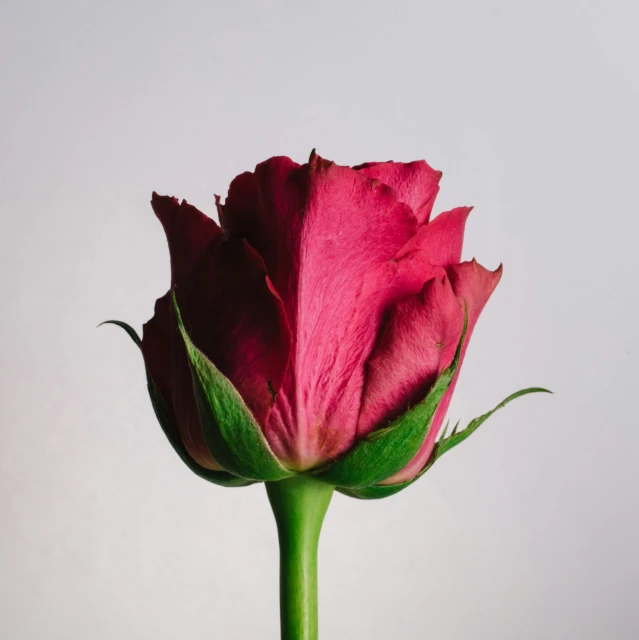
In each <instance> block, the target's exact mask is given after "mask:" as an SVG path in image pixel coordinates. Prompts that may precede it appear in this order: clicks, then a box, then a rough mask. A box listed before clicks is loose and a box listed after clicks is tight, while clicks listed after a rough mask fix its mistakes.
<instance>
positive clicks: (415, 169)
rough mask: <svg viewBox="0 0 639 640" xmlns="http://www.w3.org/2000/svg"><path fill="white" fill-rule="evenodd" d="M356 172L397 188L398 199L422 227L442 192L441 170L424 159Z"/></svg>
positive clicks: (369, 166)
mask: <svg viewBox="0 0 639 640" xmlns="http://www.w3.org/2000/svg"><path fill="white" fill-rule="evenodd" d="M353 169H355V170H357V171H359V172H360V173H361V174H362V175H365V176H366V177H367V178H374V179H375V180H379V181H380V182H383V183H384V184H386V185H388V186H389V187H391V188H392V189H394V190H395V193H396V194H397V199H398V200H399V201H400V202H405V203H406V204H407V205H408V206H409V207H410V208H411V209H412V210H413V212H414V214H415V216H416V217H417V219H418V221H419V223H420V224H422V223H424V222H427V221H428V218H429V216H430V214H431V211H432V209H433V204H434V202H435V197H436V196H437V192H438V191H439V181H440V179H441V177H442V173H441V171H436V170H435V169H433V168H432V167H430V166H429V165H428V164H426V162H424V161H423V160H417V161H415V162H408V163H403V162H390V161H389V162H367V163H365V164H360V165H358V166H356V167H353Z"/></svg>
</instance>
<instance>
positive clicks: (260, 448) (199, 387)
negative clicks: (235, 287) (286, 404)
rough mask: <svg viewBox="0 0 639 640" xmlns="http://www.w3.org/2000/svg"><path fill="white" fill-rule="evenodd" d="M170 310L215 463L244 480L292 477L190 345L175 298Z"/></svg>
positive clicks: (236, 397) (222, 379)
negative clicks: (178, 334)
mask: <svg viewBox="0 0 639 640" xmlns="http://www.w3.org/2000/svg"><path fill="white" fill-rule="evenodd" d="M173 307H174V309H175V316H176V319H177V324H178V328H179V330H180V333H181V335H182V339H183V341H184V346H185V348H186V353H187V357H188V360H189V364H190V367H191V373H192V375H193V388H194V391H195V399H196V401H197V406H198V411H199V414H200V423H201V426H202V432H203V434H204V440H205V442H206V445H207V447H208V448H209V450H210V451H211V453H212V454H213V455H214V456H215V459H216V461H217V462H218V463H219V464H220V465H222V467H224V469H226V470H227V471H229V472H230V473H233V474H235V475H238V476H241V477H242V478H246V479H247V480H256V481H275V480H282V479H284V478H288V477H290V476H292V475H293V473H292V472H291V471H289V470H288V469H286V468H285V467H284V466H282V465H281V464H280V462H279V460H278V459H277V458H276V457H275V456H274V455H273V452H272V451H271V449H270V447H269V445H268V442H267V441H266V438H265V437H264V434H263V433H262V430H261V428H260V425H259V424H258V423H257V421H256V420H255V418H254V417H253V414H252V413H251V411H250V409H249V408H248V407H247V406H246V403H245V402H244V400H243V399H242V397H241V396H240V394H239V393H238V391H237V389H236V388H235V387H234V386H233V384H232V383H231V381H230V380H229V379H228V378H227V377H226V376H225V375H224V374H222V372H221V371H220V370H219V369H218V368H217V367H216V366H215V365H214V364H213V363H212V362H211V361H210V360H209V359H208V358H207V357H206V356H205V355H204V354H203V353H202V352H201V351H200V350H199V349H198V348H197V347H196V346H195V345H194V344H193V342H191V338H190V337H189V335H188V333H187V331H186V329H185V328H184V323H183V322H182V317H181V315H180V310H179V308H178V304H177V300H176V298H175V294H173Z"/></svg>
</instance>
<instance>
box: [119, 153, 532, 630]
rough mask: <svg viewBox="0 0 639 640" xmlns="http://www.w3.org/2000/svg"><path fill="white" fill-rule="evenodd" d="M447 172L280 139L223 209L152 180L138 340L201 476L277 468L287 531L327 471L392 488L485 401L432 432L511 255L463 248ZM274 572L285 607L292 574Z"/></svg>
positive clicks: (259, 476) (261, 475) (244, 475)
mask: <svg viewBox="0 0 639 640" xmlns="http://www.w3.org/2000/svg"><path fill="white" fill-rule="evenodd" d="M440 178H441V173H440V172H438V171H435V170H433V169H432V168H431V167H430V166H428V164H426V162H424V161H418V162H411V163H408V164H403V163H395V162H380V163H367V164H363V165H359V166H356V167H352V168H351V167H344V166H339V165H336V164H334V163H333V162H328V161H326V160H323V159H322V158H320V157H319V156H317V155H316V154H315V153H314V152H313V153H312V154H311V157H310V159H309V162H308V163H307V164H304V165H301V166H300V165H298V164H296V163H294V162H293V161H292V160H290V159H288V158H285V157H275V158H271V159H270V160H267V161H266V162H263V163H261V164H259V165H258V166H257V167H256V169H255V171H254V172H252V173H251V172H247V173H243V174H241V175H239V176H238V177H237V178H235V180H234V181H233V182H232V184H231V186H230V189H229V193H228V197H227V198H226V201H225V202H224V204H222V203H221V201H220V198H219V197H216V202H217V210H218V214H219V218H220V223H221V227H220V226H218V225H217V223H216V222H215V221H214V220H212V219H211V218H208V217H207V216H205V215H204V214H203V213H201V212H200V211H198V210H197V209H196V208H195V207H193V206H192V205H190V204H187V202H186V201H182V202H181V203H180V202H178V200H177V199H175V198H171V197H166V196H159V195H157V194H155V193H154V194H153V198H152V206H153V210H154V212H155V214H156V215H157V217H158V218H159V220H160V222H161V223H162V225H163V227H164V231H165V232H166V236H167V239H168V245H169V251H170V256H171V289H170V290H169V292H167V293H166V294H165V295H164V296H163V297H162V298H160V299H159V300H158V301H157V303H156V308H155V315H154V316H153V318H152V319H151V320H150V321H149V322H147V323H146V324H145V325H144V333H143V339H142V341H141V348H142V353H143V356H144V361H145V364H146V369H147V374H148V384H149V391H150V394H151V398H152V401H153V405H154V407H155V410H156V414H157V416H158V418H159V420H160V423H161V424H162V426H163V428H164V431H165V433H166V435H167V436H168V438H169V440H170V441H171V443H172V444H173V446H174V447H175V449H176V451H177V452H178V453H179V454H180V456H181V457H182V459H183V460H184V461H185V462H186V463H187V464H188V465H189V466H190V468H191V469H192V470H193V471H195V472H196V473H198V474H199V475H200V476H202V477H204V478H206V479H208V480H210V481H212V482H215V483H218V484H222V485H227V486H241V485H246V484H251V483H252V482H255V481H265V482H267V488H268V490H269V497H270V499H271V503H272V505H273V508H274V511H275V514H276V518H277V520H278V525H279V529H280V541H281V543H282V545H283V547H282V548H283V549H284V547H286V545H287V544H288V543H286V540H289V542H290V539H293V540H296V539H297V537H299V538H300V539H302V538H304V535H303V533H304V531H307V530H308V527H311V529H313V527H315V529H316V532H317V535H319V526H320V525H321V520H322V518H323V515H324V511H325V510H326V507H327V506H328V501H329V500H330V495H331V493H332V490H333V487H337V488H338V490H339V491H341V492H343V493H346V494H348V495H351V496H354V497H359V498H378V497H385V496H387V495H390V494H392V493H395V492H397V491H399V490H401V489H403V488H404V487H406V486H408V484H410V483H411V482H412V481H414V480H415V479H416V478H417V477H419V476H420V475H421V474H422V473H423V472H424V471H425V470H426V469H428V468H429V467H430V466H431V465H432V464H433V463H434V461H435V460H436V459H437V458H438V457H439V456H441V455H442V454H443V453H444V452H445V451H447V450H449V449H450V448H451V447H453V446H455V445H456V444H458V443H459V442H461V441H462V440H463V439H465V438H466V437H467V436H468V435H469V434H470V433H472V432H473V431H474V430H475V429H476V428H477V427H478V426H479V425H480V424H481V423H482V422H483V421H484V420H485V419H486V418H487V417H488V416H489V415H490V414H491V413H492V412H489V413H488V414H485V415H484V416H481V417H480V418H477V419H476V420H474V421H473V422H471V424H470V425H469V427H468V428H467V429H465V430H463V431H461V432H459V433H458V432H457V430H456V428H455V429H454V430H453V433H452V434H451V436H449V437H445V434H444V436H442V437H440V438H439V441H438V440H437V437H438V435H439V433H440V429H441V426H442V423H443V420H444V417H445V414H446V411H447V409H448V406H449V403H450V399H451V396H452V393H453V390H454V388H455V384H456V381H457V377H458V375H459V370H460V367H461V364H462V361H463V358H464V355H465V352H466V348H467V346H468V341H469V339H470V337H471V334H472V332H473V329H474V327H475V324H476V322H477V319H478V318H479V315H480V313H481V311H482V309H483V308H484V305H485V304H486V302H487V301H488V299H489V297H490V296H491V294H492V292H493V291H494V289H495V287H496V286H497V283H498V282H499V280H500V278H501V273H502V269H501V266H500V267H498V268H497V269H496V270H494V271H490V270H487V269H485V268H484V267H482V266H481V265H479V264H478V263H477V262H476V261H475V260H473V261H471V262H461V251H462V242H463V236H464V227H465V223H466V219H467V217H468V214H469V213H470V208H469V207H458V208H455V209H452V210H450V211H446V212H444V213H441V214H439V215H438V216H437V217H435V218H434V219H433V220H430V214H431V210H432V208H433V203H434V200H435V196H436V195H437V192H438V189H439V186H438V185H439V181H440ZM118 324H121V326H123V327H125V328H126V329H127V331H129V332H130V334H131V335H132V337H133V338H134V339H136V341H138V342H139V339H138V338H137V335H136V334H135V332H134V331H133V330H132V329H131V328H130V327H128V325H124V323H118ZM540 390H541V389H526V390H524V391H520V392H518V393H516V394H513V395H512V396H510V397H509V398H507V399H506V400H505V401H504V402H503V403H502V404H501V405H499V406H498V407H497V408H499V407H501V406H503V405H504V404H506V402H508V401H510V400H511V399H513V398H514V397H517V396H519V395H522V394H525V393H530V392H533V391H540ZM493 411H494V410H493ZM309 496H312V499H311V498H309ZM309 500H310V502H309ZM294 504H297V505H298V506H299V505H303V508H302V506H300V508H299V509H297V511H296V510H295V509H293V507H292V505H294ZM309 504H314V505H316V508H315V507H314V508H313V509H310V508H309V507H308V505H309ZM317 505H320V506H319V507H317ZM291 509H293V511H291ZM309 509H310V510H309ZM292 512H295V513H300V514H302V515H301V516H300V518H301V520H300V521H298V520H295V522H292V521H290V513H292ZM312 513H315V515H314V516H312V517H311V515H308V516H307V515H305V514H312ZM302 521H303V522H302ZM300 522H301V524H300ZM300 527H301V529H300ZM298 529H299V530H300V531H301V532H302V533H300V536H296V535H293V536H292V537H291V531H297V530H298ZM295 544H297V543H295ZM315 544H316V541H315ZM312 546H313V545H312V544H311V547H312ZM307 551H308V550H307ZM291 553H292V552H291ZM308 553H310V554H311V556H312V557H313V558H314V555H313V554H314V550H313V549H311V550H310V551H308ZM285 555H286V554H285V553H284V550H283V557H284V556H285ZM293 555H295V554H293ZM302 555H303V554H302ZM313 561H314V560H313ZM298 569H299V567H298ZM291 571H292V574H291V575H293V574H295V567H293V569H291ZM289 573H291V572H290V571H287V570H286V569H285V567H284V565H283V569H282V575H283V576H286V575H289ZM311 573H312V572H311ZM302 575H307V576H308V571H307V572H306V574H304V572H302V573H301V574H300V576H302ZM300 576H298V578H299V580H301V581H302V582H303V583H304V584H305V585H306V584H307V582H308V580H307V578H302V577H300ZM283 579H284V578H283ZM305 581H306V582H305ZM310 582H311V583H312V582H313V580H312V579H311V580H310ZM282 589H283V591H282V595H283V607H284V606H285V605H284V602H285V600H286V598H285V597H284V596H285V594H286V593H288V592H291V593H293V592H295V589H297V590H298V591H299V589H300V587H299V585H298V586H297V587H294V586H291V587H290V589H287V588H286V587H285V586H284V583H283V586H282ZM302 591H304V588H302ZM312 600H313V597H312V596H308V597H307V601H310V602H311V604H310V605H308V606H311V608H312V606H313V605H312ZM307 604H308V602H307ZM294 610H296V605H295V603H292V605H291V611H294ZM289 613H290V612H289ZM309 615H310V618H313V615H312V614H309ZM291 616H293V617H294V615H293V613H290V615H289V614H288V613H287V612H286V611H285V610H284V609H283V612H282V621H283V625H284V626H285V621H286V620H287V619H289V618H291ZM306 617H307V618H308V615H307V616H306ZM289 622H290V620H289ZM298 622H299V621H298ZM291 624H293V622H291ZM299 624H302V622H299ZM283 628H284V627H283ZM291 629H293V627H291ZM298 632H299V629H298V630H297V631H291V632H290V633H291V634H293V635H291V636H290V637H298V636H297V635H295V634H297V633H298ZM300 633H301V632H300ZM306 633H311V635H312V631H311V632H308V630H306ZM286 637H288V636H286ZM304 637H307V636H304ZM308 637H311V636H308Z"/></svg>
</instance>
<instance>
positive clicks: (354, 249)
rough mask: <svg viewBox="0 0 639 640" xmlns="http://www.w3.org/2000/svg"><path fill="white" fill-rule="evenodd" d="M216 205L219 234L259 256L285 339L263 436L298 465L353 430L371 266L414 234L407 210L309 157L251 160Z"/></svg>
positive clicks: (373, 324)
mask: <svg viewBox="0 0 639 640" xmlns="http://www.w3.org/2000/svg"><path fill="white" fill-rule="evenodd" d="M251 194H252V195H251ZM222 211H223V217H222V220H223V224H224V229H225V232H226V233H228V234H230V235H241V236H243V237H246V239H247V240H248V241H249V242H250V243H251V245H252V246H253V247H255V248H256V250H257V251H258V252H259V253H260V255H261V256H262V257H263V258H264V261H265V263H266V266H267V269H268V273H269V275H270V277H271V279H272V281H273V284H274V286H275V288H276V290H277V291H278V292H279V294H280V296H281V297H282V300H283V303H284V306H285V308H286V313H287V316H288V319H289V324H290V326H291V330H292V332H293V336H294V339H293V340H294V343H293V350H292V355H291V361H290V367H289V371H288V373H287V376H286V378H285V380H284V383H283V385H282V389H281V391H280V393H279V394H278V396H277V399H276V402H275V406H274V408H273V411H272V413H271V416H270V420H269V423H268V425H267V428H266V435H267V438H268V439H269V442H270V443H271V446H272V447H273V449H274V451H275V452H276V454H277V455H278V456H279V457H280V458H281V459H283V460H285V461H286V462H287V463H288V464H290V466H292V467H295V468H298V469H305V468H309V467H312V466H314V465H316V464H319V463H320V462H323V461H326V460H330V459H333V458H334V457H336V456H337V455H339V454H340V453H342V452H344V451H345V450H347V449H348V448H349V447H350V446H351V445H352V443H353V441H354V439H355V436H356V428H357V427H356V425H357V416H358V413H359V402H360V397H361V389H362V384H363V372H364V361H365V359H366V358H367V356H368V353H369V352H370V349H371V348H372V345H373V342H374V340H375V336H376V334H377V327H378V326H379V322H380V321H381V309H382V308H383V299H382V297H381V296H380V295H379V291H380V289H382V288H383V284H384V278H386V274H384V273H383V272H382V270H381V269H380V267H381V265H382V264H384V263H386V262H388V261H389V260H390V259H391V258H392V257H393V256H394V255H395V254H396V253H397V252H398V251H399V249H400V248H401V247H403V246H404V245H405V244H406V242H407V241H408V240H409V238H410V237H412V236H413V235H414V233H415V231H416V229H417V221H416V219H415V216H414V215H413V214H412V212H411V211H410V209H409V207H408V206H406V205H405V204H402V203H399V202H398V201H397V200H396V197H395V192H394V191H393V190H392V189H390V188H389V187H387V186H385V185H383V184H381V183H379V182H375V181H373V180H369V179H367V178H366V177H365V176H364V175H362V174H361V173H360V172H357V171H353V170H352V169H350V168H348V167H341V166H338V165H335V164H334V163H331V162H327V161H325V160H322V159H321V158H319V156H313V157H312V158H311V161H310V162H309V164H307V165H303V166H301V167H300V166H298V165H296V164H295V163H294V162H292V161H291V160H289V159H288V158H273V159H271V160H269V161H267V162H265V163H262V164H261V165H258V167H257V168H256V170H255V173H254V174H252V178H251V177H250V176H247V175H246V174H244V175H243V176H239V177H238V178H237V179H236V180H235V181H234V183H233V185H232V187H231V190H230V191H229V197H228V199H227V201H226V203H225V204H224V206H223V207H222Z"/></svg>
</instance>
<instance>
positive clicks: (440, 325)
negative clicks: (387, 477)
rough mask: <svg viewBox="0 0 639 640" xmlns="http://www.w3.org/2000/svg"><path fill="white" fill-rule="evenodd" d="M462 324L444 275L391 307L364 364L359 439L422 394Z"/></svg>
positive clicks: (451, 352) (450, 355) (447, 356)
mask: <svg viewBox="0 0 639 640" xmlns="http://www.w3.org/2000/svg"><path fill="white" fill-rule="evenodd" d="M463 325H464V314H463V310H462V307H461V305H460V303H459V300H458V299H457V297H456V296H455V293H454V292H453V289H452V287H451V284H450V281H449V280H448V278H447V277H446V276H445V275H444V276H443V277H441V278H440V277H438V278H433V279H432V280H429V281H428V282H427V283H426V284H425V285H424V288H423V289H422V291H421V292H420V293H418V294H416V295H412V296H409V297H408V298H406V299H405V300H403V301H401V302H399V303H398V304H397V305H396V306H395V307H394V308H393V310H392V312H391V314H390V316H389V317H388V319H387V320H386V322H385V323H384V326H383V329H382V332H381V334H380V337H379V340H378V341H377V344H376V345H375V350H374V351H373V354H372V356H371V358H370V360H369V362H368V365H367V369H366V385H365V387H364V393H363V400H362V408H361V411H360V416H359V424H358V437H359V438H360V439H361V438H363V437H365V436H366V435H367V434H368V433H370V432H371V431H373V430H374V429H377V428H381V427H383V426H385V425H386V424H387V423H388V422H390V421H392V420H394V419H395V418H396V417H398V416H399V415H401V414H402V413H404V412H405V411H406V409H407V407H409V406H411V405H413V404H415V403H416V402H418V401H420V400H421V399H422V398H423V397H424V396H425V395H426V393H427V392H428V390H429V389H430V387H431V386H432V385H433V383H434V382H435V380H436V379H437V377H438V376H439V374H440V373H441V372H442V371H443V370H444V369H445V368H446V367H447V366H448V365H450V363H451V362H452V360H453V357H454V355H455V349H456V347H457V344H458V343H459V339H460V337H461V332H462V329H463Z"/></svg>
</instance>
